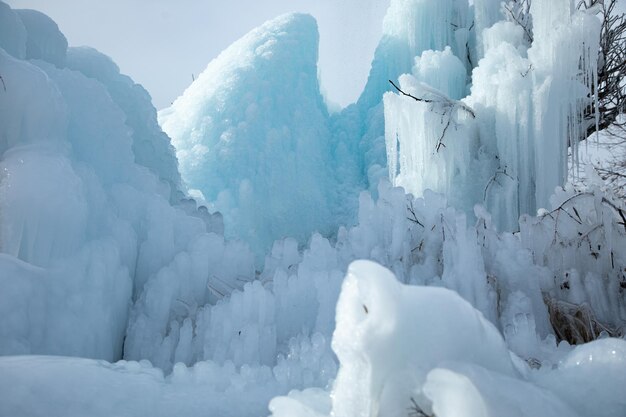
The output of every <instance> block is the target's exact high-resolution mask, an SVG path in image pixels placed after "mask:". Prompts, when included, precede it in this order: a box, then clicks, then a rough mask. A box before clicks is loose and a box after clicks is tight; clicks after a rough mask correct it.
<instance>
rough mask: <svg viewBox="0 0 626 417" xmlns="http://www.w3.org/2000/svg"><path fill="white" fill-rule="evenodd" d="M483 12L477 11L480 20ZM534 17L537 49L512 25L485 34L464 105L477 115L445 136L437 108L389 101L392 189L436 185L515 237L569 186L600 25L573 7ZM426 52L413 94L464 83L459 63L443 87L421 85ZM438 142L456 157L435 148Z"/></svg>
mask: <svg viewBox="0 0 626 417" xmlns="http://www.w3.org/2000/svg"><path fill="white" fill-rule="evenodd" d="M483 6H485V5H483ZM483 6H481V5H480V4H479V5H476V6H475V7H477V10H476V13H477V14H478V13H479V11H480V10H481V9H480V7H483ZM485 7H486V6H485ZM487 9H488V10H492V9H493V10H492V11H494V10H495V8H493V7H491V8H489V7H487ZM531 12H532V13H533V15H534V16H535V17H534V19H533V22H534V25H535V26H534V27H535V35H534V43H533V44H532V47H531V48H530V49H528V47H527V43H526V40H525V34H524V31H523V29H522V28H521V27H519V26H518V25H515V24H513V23H509V22H503V21H501V22H497V23H495V24H494V25H493V26H491V27H489V28H486V29H484V30H483V31H482V32H481V33H480V44H481V45H482V46H481V48H482V49H483V51H484V58H483V59H482V60H481V61H480V62H479V64H478V66H477V67H476V68H475V69H474V71H473V74H472V87H471V94H470V95H469V96H468V97H467V98H465V99H463V100H462V102H465V103H466V104H467V105H468V106H469V107H471V108H472V109H474V110H475V115H476V117H475V118H473V117H472V118H465V119H466V120H455V123H454V129H449V130H447V131H446V132H445V134H444V133H443V129H442V127H441V126H444V127H445V126H447V120H446V119H447V116H443V115H442V111H441V110H438V109H437V106H434V105H430V106H428V105H427V104H429V103H415V102H412V101H411V100H408V99H406V98H405V97H399V96H398V95H390V94H389V95H388V96H387V97H386V99H385V105H386V107H387V108H386V111H385V116H386V122H387V123H386V142H387V151H388V152H387V155H388V158H390V160H389V162H388V163H389V167H390V171H389V172H390V177H391V179H392V180H393V181H394V183H395V184H400V185H403V186H404V187H406V188H407V190H408V191H410V192H413V193H416V194H417V195H419V194H420V193H421V192H423V190H424V189H426V188H433V189H435V190H437V191H440V192H443V193H445V194H446V195H448V196H449V198H450V199H451V201H452V203H453V204H455V205H456V206H457V207H463V208H465V209H466V210H467V211H471V209H472V207H473V205H474V204H476V203H483V204H485V205H486V206H487V208H488V209H489V211H491V212H492V213H493V214H494V218H495V221H496V223H497V224H498V225H499V226H500V227H501V228H503V229H509V230H510V229H514V228H516V227H517V220H518V217H519V215H520V214H523V213H534V212H535V211H536V210H537V209H538V208H540V207H546V206H547V205H548V204H549V197H550V195H552V193H553V192H554V189H555V187H557V186H559V185H563V184H564V183H565V181H566V179H567V155H568V147H569V146H571V147H572V148H573V149H574V150H575V149H576V146H577V144H578V142H579V140H580V139H581V138H582V135H583V134H584V132H585V131H586V126H584V125H583V124H582V120H583V117H582V115H583V110H584V108H585V106H588V105H591V104H592V98H591V97H590V92H591V91H592V86H593V85H594V83H595V80H596V77H597V74H596V72H597V44H598V39H599V29H600V23H599V21H598V20H597V19H596V18H595V17H593V16H590V15H588V14H585V13H581V12H578V11H575V10H574V9H573V7H572V5H571V4H570V2H569V0H564V1H558V2H550V1H547V0H546V1H544V0H538V1H535V2H533V6H532V8H531ZM480 13H482V12H480ZM477 16H478V15H477ZM487 20H489V19H487ZM445 53H446V52H444V54H445ZM429 54H432V52H427V53H426V52H425V53H423V54H422V58H420V60H418V65H417V66H416V68H417V70H414V71H413V75H412V76H411V75H409V76H403V77H402V78H401V80H400V83H401V85H405V86H406V88H408V89H411V91H414V92H415V91H416V90H415V89H414V87H411V85H412V84H413V85H416V83H417V82H418V81H426V82H428V83H430V84H431V86H432V85H433V84H436V85H435V86H436V87H439V86H440V85H442V84H445V83H446V80H448V79H450V77H458V75H457V74H455V73H454V71H451V68H452V66H450V65H441V68H440V70H439V71H437V72H435V74H436V78H438V80H437V79H435V80H420V79H419V72H420V70H419V68H420V67H421V66H422V65H423V63H421V62H420V61H423V60H424V56H426V55H429ZM439 88H441V87H439ZM444 93H445V94H447V95H449V96H450V92H447V91H444ZM422 94H424V93H422ZM450 97H452V96H450ZM459 108H462V107H459ZM444 114H445V113H444ZM442 135H443V139H441V138H442ZM441 141H443V142H444V143H445V144H446V148H445V149H444V152H446V153H450V154H451V155H447V156H444V155H441V153H442V152H433V151H432V147H433V144H434V143H439V142H441ZM449 144H453V145H451V146H450V145H449ZM437 150H438V151H441V149H440V148H437ZM416 157H417V158H418V159H416ZM444 160H445V161H448V162H447V163H442V161H444ZM428 178H436V179H437V180H436V181H433V180H429V179H428Z"/></svg>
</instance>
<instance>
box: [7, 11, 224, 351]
mask: <svg viewBox="0 0 626 417" xmlns="http://www.w3.org/2000/svg"><path fill="white" fill-rule="evenodd" d="M3 10H4V9H3ZM5 11H6V10H5ZM9 12H11V13H12V15H11V16H13V18H14V19H17V20H18V21H20V22H21V17H20V16H21V13H14V12H12V11H11V10H10V9H9ZM25 16H27V17H26V19H31V20H29V24H28V25H27V26H28V36H29V37H32V38H33V39H34V40H33V42H35V44H36V45H40V46H42V48H43V49H41V50H40V51H39V52H41V54H40V55H36V56H33V58H37V59H34V60H30V61H26V60H22V59H19V58H15V57H12V56H10V55H9V54H7V53H6V52H5V51H4V50H0V75H1V76H2V81H3V85H2V88H1V89H0V138H1V139H0V167H1V172H2V174H1V176H0V252H1V255H0V257H1V261H0V263H1V267H0V280H2V287H3V288H4V289H5V291H3V292H2V293H1V294H0V305H1V306H2V307H1V309H2V313H3V316H4V317H5V318H6V319H5V320H2V322H1V323H0V335H1V337H0V340H1V341H0V351H1V352H2V353H3V354H18V353H47V354H58V355H73V356H88V357H95V358H105V359H109V360H115V359H118V358H120V357H121V355H122V350H123V341H124V338H125V334H126V327H127V325H128V313H129V308H130V305H131V303H132V300H133V293H134V294H135V296H138V294H140V293H141V291H142V288H143V285H144V284H145V283H146V282H148V281H150V279H151V277H152V276H153V275H154V274H156V272H157V271H158V270H160V269H161V268H163V267H164V266H166V265H167V264H168V263H169V262H170V261H171V260H172V259H173V258H174V256H175V254H176V253H178V252H180V251H184V250H185V249H186V248H187V245H188V242H189V241H190V240H191V239H192V238H193V237H194V236H197V235H199V234H202V233H204V232H205V231H206V230H207V228H209V227H210V225H212V224H213V223H214V222H213V220H214V219H213V218H212V216H210V215H208V213H202V212H200V211H197V210H196V207H195V203H194V207H193V209H191V208H189V207H187V206H184V207H183V206H180V208H179V207H173V206H171V205H170V203H169V200H170V199H171V192H172V191H176V190H175V189H174V188H171V187H170V186H169V184H167V182H166V181H164V180H163V179H162V178H161V177H160V176H157V174H156V173H155V172H153V171H151V170H149V169H148V168H146V167H145V166H142V165H139V164H138V163H137V160H138V159H140V158H138V157H137V152H136V151H135V149H134V147H133V144H134V143H135V142H136V140H139V139H138V138H140V139H141V140H142V141H144V142H145V143H146V148H147V149H151V150H152V152H154V153H156V154H159V150H161V153H160V155H161V156H163V158H162V159H159V158H154V159H153V162H154V164H155V170H154V171H156V172H159V173H166V174H167V175H163V176H165V177H167V178H168V179H169V180H172V181H171V182H172V183H173V182H174V180H175V179H176V178H177V177H178V173H177V171H176V159H175V157H174V155H173V152H170V150H171V148H169V144H168V145H167V146H166V147H163V143H167V142H168V140H167V136H165V135H164V134H163V132H161V131H160V129H159V128H158V125H157V124H156V111H155V110H154V108H153V107H152V106H151V105H150V102H149V97H148V96H147V94H146V93H145V91H144V90H143V89H137V91H138V93H139V97H140V98H141V99H138V98H137V96H136V95H135V96H133V94H134V93H132V91H133V89H135V84H134V83H132V82H130V80H129V79H127V78H125V77H123V76H121V75H120V74H119V72H118V70H117V67H116V66H115V65H114V64H112V63H111V64H110V65H108V66H107V65H102V62H105V63H109V62H110V60H109V59H108V58H104V57H103V56H102V55H100V54H99V53H96V52H93V51H92V52H91V54H84V55H82V57H81V58H80V59H75V58H76V57H75V56H74V57H72V59H71V61H72V62H74V63H76V62H77V61H80V63H82V65H83V67H84V68H87V69H88V68H93V69H100V70H101V71H103V72H106V71H109V78H107V80H109V81H110V82H111V83H110V85H109V86H108V87H107V86H105V85H104V84H103V83H101V82H99V81H98V80H96V79H95V78H91V77H88V76H86V75H85V74H84V73H82V72H79V71H75V70H72V69H69V68H61V67H60V66H62V64H63V63H64V59H65V56H66V52H65V50H63V45H64V42H63V40H64V37H63V36H62V35H61V34H60V32H58V28H57V27H56V25H55V24H54V23H53V22H52V21H50V20H49V19H48V18H47V17H44V16H42V15H40V14H38V13H34V12H33V13H30V12H28V13H26V14H25ZM28 39H31V38H28ZM20 42H21V45H22V47H21V48H22V49H20V48H18V50H23V51H28V48H27V47H26V46H27V38H25V37H23V36H22V31H21V29H20V26H19V25H14V26H13V29H12V31H7V32H6V33H3V38H2V45H7V44H16V43H17V44H19V43H20ZM41 42H43V43H41ZM46 42H48V43H46ZM46 45H48V46H50V45H52V46H50V47H46ZM31 52H32V51H31ZM18 55H19V54H18ZM70 55H72V54H70ZM20 57H21V58H24V57H25V56H21V55H20ZM60 57H63V59H60ZM77 66H78V64H77ZM87 69H85V72H86V73H88V71H87ZM115 88H117V90H115ZM112 90H115V93H116V94H117V95H115V94H113V93H110V91H112ZM141 92H143V94H144V96H141ZM113 96H115V97H117V98H118V100H119V99H120V97H127V98H128V97H130V98H128V99H127V101H126V102H124V104H125V106H124V107H122V106H120V105H118V104H117V102H116V101H115V100H114V99H113V98H112V97H113ZM133 97H134V101H133ZM120 101H122V100H120ZM146 103H147V104H146ZM129 124H132V126H133V127H135V128H136V129H134V130H131V126H129ZM142 127H143V130H141V128H142ZM146 132H149V133H151V135H150V134H147V133H146ZM159 141H160V142H159ZM154 149H156V150H157V151H154ZM168 152H170V153H169V154H168ZM154 153H151V154H150V155H154ZM170 174H171V175H170Z"/></svg>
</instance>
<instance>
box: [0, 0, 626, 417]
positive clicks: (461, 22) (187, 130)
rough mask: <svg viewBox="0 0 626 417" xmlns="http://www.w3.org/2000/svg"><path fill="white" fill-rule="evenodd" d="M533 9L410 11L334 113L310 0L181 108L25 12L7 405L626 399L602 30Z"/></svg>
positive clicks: (409, 5) (610, 414) (588, 408)
mask: <svg viewBox="0 0 626 417" xmlns="http://www.w3.org/2000/svg"><path fill="white" fill-rule="evenodd" d="M531 12H532V14H533V18H534V26H533V27H534V31H535V32H534V33H535V41H534V42H533V43H532V44H530V43H529V40H528V39H527V38H526V37H525V36H524V32H523V30H522V29H521V28H520V27H518V26H516V25H515V24H513V23H512V22H507V21H505V20H506V19H505V16H504V15H503V14H502V13H501V9H500V2H499V1H496V0H475V1H474V4H473V6H468V5H467V4H466V3H465V2H464V1H462V0H445V1H443V0H394V1H392V2H391V6H390V9H389V12H388V15H387V17H386V19H385V24H384V30H383V33H384V35H383V38H382V39H381V42H380V45H379V47H378V49H377V52H376V56H375V57H374V61H373V64H372V70H371V75H370V79H369V81H368V84H367V86H366V87H365V90H364V92H363V94H362V96H361V97H360V99H359V100H358V101H357V103H355V104H354V105H351V106H349V107H347V108H346V109H344V110H342V111H341V112H339V113H333V114H331V113H330V112H329V111H328V109H327V108H326V105H325V104H324V101H323V99H322V95H321V94H320V90H319V83H318V80H317V74H318V71H317V43H318V33H317V26H316V24H315V21H314V20H313V19H312V18H311V17H310V16H306V15H300V14H290V15H283V16H280V17H278V18H276V19H274V20H272V21H270V22H267V23H266V24H264V25H262V26H261V27H259V28H257V29H255V30H254V31H252V32H250V33H249V34H248V35H246V36H245V37H244V38H242V39H241V40H240V41H238V42H236V43H235V44H233V45H232V46H231V47H230V48H229V49H227V50H226V51H224V53H223V54H222V55H220V57H218V58H217V59H216V60H215V61H213V62H212V63H210V64H209V66H208V67H207V69H206V71H205V72H204V73H203V74H202V75H201V76H199V77H198V78H197V80H196V81H195V82H194V83H193V84H192V85H191V86H190V87H189V88H188V89H187V90H186V91H185V92H184V94H183V95H182V96H181V97H180V98H179V99H178V100H177V101H176V102H175V103H174V104H173V105H172V107H171V108H169V109H166V110H164V111H163V112H161V113H160V114H159V115H158V118H157V113H156V110H155V109H154V107H153V106H152V104H151V101H150V96H149V95H148V93H147V92H146V91H145V90H144V89H143V88H142V87H141V86H139V85H137V84H135V83H134V82H133V81H132V80H131V79H130V78H128V77H126V76H124V75H123V74H121V73H120V71H119V68H118V67H117V66H116V65H115V64H114V63H113V62H112V61H111V60H110V59H109V58H108V57H106V56H104V55H103V54H101V53H99V52H97V51H95V50H93V49H90V48H86V47H81V48H68V47H67V41H66V40H65V37H64V36H63V34H62V33H61V31H60V30H59V28H58V27H57V26H56V24H55V23H54V22H53V21H52V20H50V19H49V18H48V17H46V16H45V15H43V14H41V13H38V12H35V11H19V10H18V11H15V10H12V9H10V8H9V7H8V6H7V5H6V4H4V3H2V2H0V77H2V78H1V83H0V354H1V355H3V356H0V416H85V415H89V416H111V415H115V416H146V415H152V416H172V415H180V416H200V415H219V416H259V415H270V414H272V415H274V416H276V417H287V416H289V417H297V416H317V417H320V416H330V415H332V416H336V417H358V416H363V417H374V416H381V417H382V416H433V415H436V416H438V417H453V416H455V417H458V416H472V417H475V416H520V417H521V416H528V417H530V416H533V417H536V416H546V417H547V416H550V417H554V416H567V417H572V416H574V417H575V416H580V417H586V416H599V417H603V416H606V417H622V416H624V415H626V391H625V389H624V387H625V386H626V341H625V340H624V328H625V325H626V225H625V224H624V223H625V222H626V219H625V217H624V213H625V211H624V206H623V201H622V200H620V199H619V198H616V197H615V196H614V195H613V194H612V192H611V189H610V187H607V186H606V185H605V184H603V183H602V181H601V180H600V179H599V178H598V177H597V175H595V174H594V173H593V172H592V171H588V175H587V176H586V177H585V181H584V182H583V183H581V182H580V181H579V182H577V183H576V185H575V186H574V185H564V184H565V181H566V179H567V178H568V172H573V171H574V170H575V168H576V167H575V166H574V167H572V168H570V169H569V170H568V159H567V144H568V143H575V142H574V140H575V139H577V135H578V134H579V129H578V127H577V126H576V125H575V124H574V123H572V120H576V119H577V117H578V116H579V114H580V112H581V111H582V109H583V108H584V106H586V105H587V104H589V103H588V100H587V92H588V91H589V88H590V86H591V85H593V82H594V77H595V65H596V63H595V60H594V58H593V57H594V55H593V54H592V50H593V49H592V46H591V45H593V42H594V39H597V36H598V30H599V22H598V21H597V18H596V17H594V16H592V15H590V14H588V13H581V12H578V11H575V10H574V9H573V7H572V5H571V4H570V2H569V0H535V1H533V6H532V9H531ZM581 62H582V63H584V64H585V66H583V67H581V66H580V63H581ZM389 80H391V81H393V82H394V84H395V85H397V86H398V87H399V88H400V89H401V90H402V91H396V90H395V89H394V88H393V87H392V86H391V84H390V83H389ZM389 90H393V91H389ZM407 95H412V96H413V97H410V96H407ZM159 123H160V124H159ZM168 135H169V136H168ZM170 137H171V143H172V144H173V145H174V146H172V144H170ZM593 146H595V145H594V144H593V142H589V144H588V145H583V146H581V147H580V149H574V151H575V152H578V151H581V152H582V150H583V148H585V147H587V148H591V147H593ZM574 148H575V147H574ZM179 167H180V172H179ZM393 185H396V186H402V187H404V188H400V187H394V186H393ZM561 186H562V187H561ZM407 192H411V193H412V194H407ZM188 194H190V195H192V196H193V198H191V197H189V196H188Z"/></svg>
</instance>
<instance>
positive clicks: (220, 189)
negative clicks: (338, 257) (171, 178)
mask: <svg viewBox="0 0 626 417" xmlns="http://www.w3.org/2000/svg"><path fill="white" fill-rule="evenodd" d="M318 38H319V35H318V33H317V25H316V23H315V21H314V20H313V18H311V17H310V16H307V15H285V16H282V17H279V18H277V19H275V20H272V21H270V22H267V23H266V24H264V25H263V26H261V27H259V28H258V29H255V30H254V31H252V32H250V33H249V34H248V35H246V36H245V37H244V38H242V39H241V40H239V41H238V42H236V43H234V44H233V45H232V46H230V47H229V48H228V49H227V50H226V51H224V52H223V53H222V54H221V55H220V56H219V57H218V58H217V59H215V60H214V61H213V62H211V63H210V64H209V66H208V67H207V69H206V70H205V71H204V72H203V73H202V74H201V75H200V76H199V77H198V79H197V80H196V81H195V82H194V83H193V84H192V85H191V86H190V87H189V88H188V89H187V91H185V93H184V94H183V95H182V96H181V97H180V98H178V99H177V100H176V102H175V103H174V104H173V105H172V107H170V108H169V109H166V110H164V111H162V112H161V113H160V116H159V118H160V122H161V125H162V126H163V129H164V130H165V132H167V133H168V134H169V135H170V136H171V137H172V139H173V143H174V144H175V146H176V148H177V153H178V158H179V160H180V169H181V173H182V175H183V178H184V179H185V181H186V183H187V185H188V186H189V187H190V188H191V189H195V190H198V191H200V192H201V194H202V196H203V197H204V199H206V201H207V202H209V203H210V204H211V206H212V207H214V208H215V209H216V210H219V211H220V212H222V213H223V214H224V216H225V217H224V220H225V226H226V232H227V235H228V236H237V237H241V238H244V239H245V240H246V241H248V242H250V244H251V245H252V246H253V247H254V248H255V249H258V252H259V253H263V252H264V251H265V250H266V249H267V248H269V247H271V244H272V242H273V240H275V239H279V238H283V237H288V236H293V237H296V238H298V239H300V240H304V239H306V237H307V236H308V235H309V234H310V233H311V232H312V231H316V230H317V231H320V232H324V233H330V231H331V230H330V225H331V221H332V220H331V213H332V212H333V211H334V207H333V206H334V205H335V204H338V201H337V200H338V198H339V197H338V196H335V195H334V194H335V193H336V189H337V186H336V185H335V184H336V183H337V181H339V178H337V177H336V176H335V170H334V169H333V165H334V164H333V163H328V161H332V160H333V159H332V149H331V143H330V131H329V121H328V118H329V116H328V112H327V110H326V106H325V104H324V101H323V99H322V96H321V94H320V93H319V83H318V79H317V59H318ZM268 196H272V197H271V198H268Z"/></svg>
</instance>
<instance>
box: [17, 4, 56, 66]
mask: <svg viewBox="0 0 626 417" xmlns="http://www.w3.org/2000/svg"><path fill="white" fill-rule="evenodd" d="M16 13H17V15H18V16H19V17H20V19H21V20H22V23H23V24H24V27H25V28H26V33H27V36H26V55H25V57H26V59H41V60H43V61H47V62H50V63H52V64H54V65H56V66H57V67H59V68H62V67H64V66H65V55H66V52H67V39H66V38H65V35H63V34H62V33H61V31H60V30H59V27H58V26H57V24H56V23H55V22H54V21H53V20H52V19H50V18H49V17H48V16H46V15H45V14H43V13H41V12H38V11H36V10H17V11H16Z"/></svg>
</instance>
